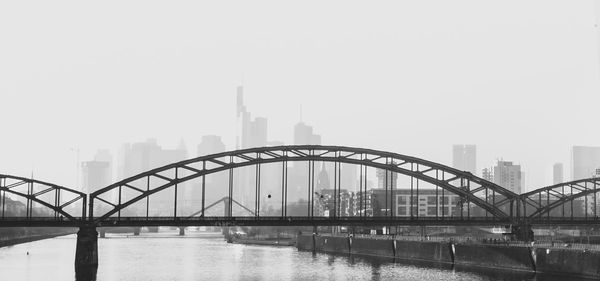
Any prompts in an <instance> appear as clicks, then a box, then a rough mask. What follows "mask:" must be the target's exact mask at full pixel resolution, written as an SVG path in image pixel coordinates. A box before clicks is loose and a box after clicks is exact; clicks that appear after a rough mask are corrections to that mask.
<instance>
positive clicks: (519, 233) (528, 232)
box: [512, 223, 534, 242]
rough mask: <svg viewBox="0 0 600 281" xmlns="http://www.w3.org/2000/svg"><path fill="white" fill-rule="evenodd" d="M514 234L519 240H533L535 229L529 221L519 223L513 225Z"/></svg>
mask: <svg viewBox="0 0 600 281" xmlns="http://www.w3.org/2000/svg"><path fill="white" fill-rule="evenodd" d="M512 232H513V234H514V235H515V238H516V239H517V240H519V241H525V242H531V241H534V240H533V238H534V237H533V230H532V229H531V225H530V224H528V223H523V224H518V225H514V226H513V231H512Z"/></svg>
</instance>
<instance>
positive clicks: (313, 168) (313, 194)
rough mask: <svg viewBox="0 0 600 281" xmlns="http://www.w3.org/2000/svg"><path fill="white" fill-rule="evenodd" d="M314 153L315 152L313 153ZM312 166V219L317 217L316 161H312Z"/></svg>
mask: <svg viewBox="0 0 600 281" xmlns="http://www.w3.org/2000/svg"><path fill="white" fill-rule="evenodd" d="M313 153H314V151H313ZM311 162H312V163H311V166H312V175H311V178H312V180H311V184H310V186H311V187H310V188H311V192H310V194H311V198H312V199H311V206H310V207H311V209H310V216H311V218H314V217H315V161H311Z"/></svg>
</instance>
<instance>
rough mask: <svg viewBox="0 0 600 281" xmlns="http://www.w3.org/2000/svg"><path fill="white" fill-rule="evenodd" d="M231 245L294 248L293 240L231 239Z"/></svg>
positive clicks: (294, 242)
mask: <svg viewBox="0 0 600 281" xmlns="http://www.w3.org/2000/svg"><path fill="white" fill-rule="evenodd" d="M231 243H233V244H245V245H261V246H279V247H290V246H296V241H295V240H294V239H279V240H277V239H273V240H271V239H269V240H264V239H251V238H232V239H231Z"/></svg>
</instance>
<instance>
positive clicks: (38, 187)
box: [0, 174, 87, 221]
mask: <svg viewBox="0 0 600 281" xmlns="http://www.w3.org/2000/svg"><path fill="white" fill-rule="evenodd" d="M23 189H26V190H25V191H23ZM0 193H1V195H2V196H1V197H0V205H1V206H2V207H0V214H2V216H4V211H5V209H4V208H5V207H6V205H5V204H6V194H7V193H8V194H12V195H16V196H19V197H22V198H25V199H26V202H27V204H26V212H27V215H26V220H29V219H33V218H32V217H33V203H34V202H35V203H38V204H40V205H42V206H44V207H46V208H48V209H51V210H52V211H54V219H56V220H61V216H63V217H64V218H66V219H67V220H72V221H75V220H85V216H86V214H87V195H86V194H85V193H83V192H79V191H77V190H73V189H70V188H66V187H64V186H60V185H55V184H52V183H47V182H43V181H39V180H35V179H28V178H24V177H18V176H11V175H4V174H0ZM52 193H53V194H52ZM48 195H51V196H48ZM52 195H53V196H52ZM64 198H67V199H66V201H65V199H64ZM63 201H65V202H63ZM76 202H81V206H82V207H81V218H77V217H74V216H72V215H71V214H70V213H69V212H67V211H65V208H66V207H68V206H70V205H72V204H74V203H76ZM2 219H7V218H4V217H3V218H2Z"/></svg>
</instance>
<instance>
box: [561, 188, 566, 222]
mask: <svg viewBox="0 0 600 281" xmlns="http://www.w3.org/2000/svg"><path fill="white" fill-rule="evenodd" d="M561 188H562V193H561V194H562V196H565V186H564V185H563V186H562V187H561ZM561 205H562V218H563V219H564V218H565V204H561Z"/></svg>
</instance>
